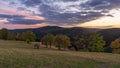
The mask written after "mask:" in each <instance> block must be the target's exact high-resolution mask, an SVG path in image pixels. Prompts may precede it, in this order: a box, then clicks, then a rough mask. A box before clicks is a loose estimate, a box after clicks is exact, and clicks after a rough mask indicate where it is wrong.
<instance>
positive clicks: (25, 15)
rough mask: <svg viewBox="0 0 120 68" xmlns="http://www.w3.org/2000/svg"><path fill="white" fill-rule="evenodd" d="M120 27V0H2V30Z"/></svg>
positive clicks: (0, 9) (0, 21) (0, 17)
mask: <svg viewBox="0 0 120 68" xmlns="http://www.w3.org/2000/svg"><path fill="white" fill-rule="evenodd" d="M43 26H61V27H66V28H69V27H85V28H100V29H105V28H120V0H0V29H1V28H8V29H25V28H38V27H43Z"/></svg>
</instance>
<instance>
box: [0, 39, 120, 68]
mask: <svg viewBox="0 0 120 68" xmlns="http://www.w3.org/2000/svg"><path fill="white" fill-rule="evenodd" d="M0 68H120V54H110V53H95V52H93V53H90V52H75V51H58V50H53V49H45V48H40V49H39V50H37V49H33V44H31V45H28V44H26V43H24V42H21V41H17V42H16V41H3V40H0Z"/></svg>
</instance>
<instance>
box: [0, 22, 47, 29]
mask: <svg viewBox="0 0 120 68" xmlns="http://www.w3.org/2000/svg"><path fill="white" fill-rule="evenodd" d="M47 25H49V24H46V23H41V24H34V25H25V24H4V23H0V29H1V28H7V29H25V28H39V27H43V26H47Z"/></svg>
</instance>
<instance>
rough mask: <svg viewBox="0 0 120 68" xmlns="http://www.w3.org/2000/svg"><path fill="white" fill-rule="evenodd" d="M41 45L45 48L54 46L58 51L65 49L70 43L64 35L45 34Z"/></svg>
mask: <svg viewBox="0 0 120 68" xmlns="http://www.w3.org/2000/svg"><path fill="white" fill-rule="evenodd" d="M41 42H42V44H44V45H46V47H48V46H49V47H50V48H51V46H56V47H57V48H58V49H59V50H61V48H64V49H66V47H67V46H70V44H71V42H70V39H69V37H68V36H66V35H62V34H61V35H56V36H54V35H52V34H47V35H45V36H44V37H43V38H42V39H41Z"/></svg>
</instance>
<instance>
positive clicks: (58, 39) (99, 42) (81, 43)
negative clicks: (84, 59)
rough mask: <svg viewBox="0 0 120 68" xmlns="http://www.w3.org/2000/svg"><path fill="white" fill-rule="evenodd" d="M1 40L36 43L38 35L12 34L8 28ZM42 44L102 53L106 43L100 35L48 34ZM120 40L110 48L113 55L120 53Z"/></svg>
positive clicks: (27, 32) (85, 33) (4, 30)
mask: <svg viewBox="0 0 120 68" xmlns="http://www.w3.org/2000/svg"><path fill="white" fill-rule="evenodd" d="M0 39H3V40H16V41H25V42H26V43H30V42H34V41H35V40H36V35H35V33H34V32H32V31H30V30H29V31H25V32H22V33H11V32H9V31H8V30H7V29H6V28H3V29H1V30H0ZM40 41H41V42H42V44H44V45H45V46H46V47H47V48H51V47H52V46H54V47H57V48H58V49H59V50H61V49H67V48H69V49H73V48H75V49H76V50H80V51H90V52H102V51H104V46H105V41H104V40H103V37H102V36H101V35H100V34H99V33H90V32H87V31H86V32H83V33H81V35H80V34H76V35H75V34H73V36H69V35H65V34H56V35H53V34H50V33H48V34H46V35H44V36H43V37H42V39H40ZM119 44H120V39H117V40H115V41H113V42H112V43H111V44H110V46H109V47H110V48H111V49H112V52H113V53H120V46H119Z"/></svg>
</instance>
